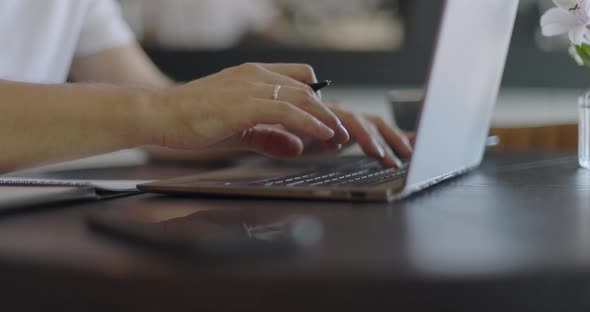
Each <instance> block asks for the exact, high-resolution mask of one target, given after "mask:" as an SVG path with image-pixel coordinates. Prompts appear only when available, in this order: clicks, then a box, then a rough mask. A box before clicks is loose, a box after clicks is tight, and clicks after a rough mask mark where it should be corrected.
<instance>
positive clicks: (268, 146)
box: [212, 125, 303, 158]
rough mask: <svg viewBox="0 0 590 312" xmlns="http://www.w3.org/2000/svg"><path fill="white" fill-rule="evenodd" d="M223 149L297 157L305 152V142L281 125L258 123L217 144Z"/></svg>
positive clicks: (278, 156) (281, 156)
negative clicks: (280, 126)
mask: <svg viewBox="0 0 590 312" xmlns="http://www.w3.org/2000/svg"><path fill="white" fill-rule="evenodd" d="M212 147H213V148H219V149H223V150H246V151H252V152H256V153H259V154H263V155H266V156H270V157H276V158H290V157H296V156H299V155H301V153H303V142H302V141H301V139H300V138H299V137H298V136H296V135H295V134H293V133H290V132H288V131H287V130H284V129H281V128H279V127H273V126H269V125H258V126H256V127H253V128H250V129H248V130H246V131H243V132H241V133H238V134H236V135H233V136H231V137H229V138H227V139H225V140H223V141H221V142H219V143H217V144H215V145H213V146H212Z"/></svg>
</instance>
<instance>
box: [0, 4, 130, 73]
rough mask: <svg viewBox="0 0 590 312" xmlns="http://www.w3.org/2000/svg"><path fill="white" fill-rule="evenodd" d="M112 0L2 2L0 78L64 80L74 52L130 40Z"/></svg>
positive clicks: (86, 51)
mask: <svg viewBox="0 0 590 312" xmlns="http://www.w3.org/2000/svg"><path fill="white" fill-rule="evenodd" d="M119 11H120V10H119V7H118V4H117V2H116V1H115V0H0V79H4V80H12V81H23V82H43V83H62V82H65V81H66V80H67V77H68V75H69V72H70V67H71V64H72V60H73V59H74V57H76V56H80V55H86V54H92V53H96V52H99V51H102V50H106V49H110V48H114V47H117V46H120V45H125V44H128V43H130V42H133V40H135V39H134V36H133V33H132V32H131V30H130V29H129V27H128V26H127V24H126V23H125V22H124V21H123V19H122V17H121V14H120V12H119Z"/></svg>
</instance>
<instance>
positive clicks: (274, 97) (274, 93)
mask: <svg viewBox="0 0 590 312" xmlns="http://www.w3.org/2000/svg"><path fill="white" fill-rule="evenodd" d="M280 93H281V85H276V86H275V87H274V89H273V90H272V100H273V101H277V100H278V99H279V95H280Z"/></svg>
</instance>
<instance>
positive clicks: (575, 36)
mask: <svg viewBox="0 0 590 312" xmlns="http://www.w3.org/2000/svg"><path fill="white" fill-rule="evenodd" d="M585 34H586V27H585V26H577V27H574V28H573V29H572V30H570V32H569V34H568V35H569V38H570V41H571V42H572V43H573V44H575V45H581V44H582V42H583V40H584V35H585Z"/></svg>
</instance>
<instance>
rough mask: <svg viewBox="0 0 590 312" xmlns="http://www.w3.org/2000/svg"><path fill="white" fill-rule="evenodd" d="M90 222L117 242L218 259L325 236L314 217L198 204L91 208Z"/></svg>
mask: <svg viewBox="0 0 590 312" xmlns="http://www.w3.org/2000/svg"><path fill="white" fill-rule="evenodd" d="M87 223H88V226H89V228H90V229H91V230H92V231H93V232H95V233H97V234H99V235H103V236H104V237H109V238H111V239H114V240H116V241H119V242H123V243H126V244H133V245H137V246H143V247H148V248H151V249H153V250H156V251H159V252H172V253H177V254H184V255H190V256H196V257H199V258H201V259H215V260H219V259H223V258H227V259H238V258H239V259H243V258H245V257H255V258H258V257H262V256H278V255H284V254H286V253H292V252H296V251H299V250H302V249H307V248H310V247H313V246H314V245H316V244H317V243H318V242H319V241H320V240H321V236H322V225H321V223H320V222H319V221H318V219H316V218H314V217H307V216H300V215H281V216H276V215H275V216H272V217H270V218H269V217H261V216H253V215H248V214H247V213H246V214H245V213H244V211H242V210H239V209H208V208H203V207H202V206H199V205H178V206H172V207H171V206H167V205H157V204H156V205H150V204H146V205H141V204H140V205H128V206H119V207H113V208H111V209H107V210H104V211H100V212H98V213H93V214H90V215H89V216H88V218H87Z"/></svg>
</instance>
